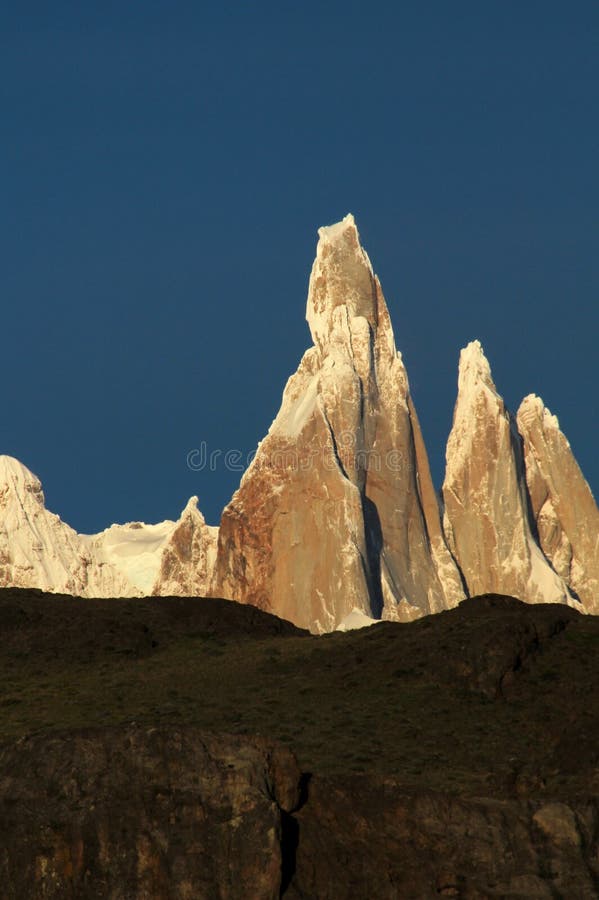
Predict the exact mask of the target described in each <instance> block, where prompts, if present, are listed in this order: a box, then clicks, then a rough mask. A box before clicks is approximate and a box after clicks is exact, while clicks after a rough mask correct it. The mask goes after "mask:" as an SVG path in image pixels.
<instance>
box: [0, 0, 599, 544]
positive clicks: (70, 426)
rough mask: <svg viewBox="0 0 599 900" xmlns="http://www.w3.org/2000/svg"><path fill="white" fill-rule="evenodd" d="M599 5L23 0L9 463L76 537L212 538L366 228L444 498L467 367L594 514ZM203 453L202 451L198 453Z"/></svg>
mask: <svg viewBox="0 0 599 900" xmlns="http://www.w3.org/2000/svg"><path fill="white" fill-rule="evenodd" d="M598 86H599V6H598V5H597V3H596V2H595V0H593V2H590V0H588V2H587V0H578V2H576V3H572V4H566V3H563V2H560V3H557V2H552V0H545V2H531V0H518V2H512V0H497V2H493V0H490V2H485V3H481V2H480V0H477V2H460V0H457V2H455V3H447V2H446V0H428V2H419V3H415V2H412V3H410V2H407V3H396V2H377V0H372V2H370V3H368V4H366V3H364V2H352V0H343V2H337V0H331V2H326V0H320V2H318V3H315V2H312V0H303V2H302V3H285V2H283V3H281V2H280V0H279V2H277V3H274V2H260V0H256V2H253V3H239V2H238V3H230V2H226V0H225V2H221V3H215V4H207V3H198V2H177V0H170V2H155V0H144V2H136V0H132V2H128V3H121V2H119V3H115V2H111V0H107V2H104V3H102V4H99V3H94V4H92V3H80V2H78V3H75V2H63V0H54V2H53V3H51V4H49V3H46V2H44V3H41V2H24V3H21V4H3V5H2V9H1V11H0V97H1V101H0V102H1V116H0V129H1V137H2V139H1V141H0V197H1V205H0V240H1V248H2V249H1V263H2V264H1V267H0V272H1V276H0V277H1V285H2V290H1V294H0V311H1V319H0V323H1V335H2V353H1V357H0V360H1V361H0V365H1V367H2V368H1V372H2V384H3V391H2V416H1V419H0V423H1V424H0V453H8V454H10V455H13V456H16V457H17V458H19V459H20V460H21V461H22V462H24V463H25V464H26V465H27V466H28V467H29V468H30V469H32V470H33V471H34V472H35V473H36V474H37V475H38V476H39V477H40V478H41V479H42V482H43V486H44V491H45V495H46V503H47V506H48V507H49V508H50V509H51V510H53V511H54V512H57V513H59V515H60V516H61V518H62V519H63V520H65V521H67V522H68V523H69V524H71V525H72V526H73V527H75V528H77V530H79V531H83V532H93V531H98V530H100V529H102V528H104V527H106V526H108V525H109V524H111V523H112V522H125V521H132V520H142V521H147V522H152V521H159V520H162V519H165V518H176V517H177V516H178V515H179V513H180V511H181V509H182V508H183V507H184V505H185V503H186V501H187V499H188V497H190V496H191V495H193V494H196V495H198V496H199V498H200V508H201V509H202V512H203V513H204V515H205V516H206V519H207V521H208V522H210V523H212V524H216V523H217V522H218V519H219V516H220V512H221V510H222V508H223V506H224V505H225V504H226V503H227V501H228V500H229V499H230V497H231V495H232V493H233V491H234V490H235V488H236V487H237V485H238V483H239V479H240V474H241V473H240V472H239V471H228V470H227V469H226V468H225V467H224V465H223V464H222V463H221V462H219V459H222V457H220V458H219V459H216V460H215V465H213V467H212V468H213V469H214V471H210V470H209V467H206V468H204V469H203V470H201V471H197V470H194V469H191V468H190V467H189V466H188V464H187V458H188V454H189V453H190V451H193V450H194V449H200V448H201V447H202V446H203V447H205V448H206V451H207V453H208V454H210V453H212V452H213V451H218V450H221V451H223V453H224V452H225V451H227V450H239V451H240V454H241V455H242V457H244V458H245V457H246V456H247V454H248V453H249V452H251V451H252V450H253V449H254V447H255V446H256V444H257V442H258V441H259V440H260V439H261V438H262V437H263V436H264V434H265V433H266V431H267V429H268V427H269V425H270V423H271V421H272V420H273V418H274V416H275V414H276V412H277V410H278V407H279V404H280V399H281V394H282V391H283V388H284V385H285V382H286V380H287V378H288V377H289V375H291V374H292V373H293V372H294V371H295V369H296V367H297V364H298V362H299V360H300V358H301V355H302V353H303V352H304V350H305V349H306V348H307V347H308V346H310V344H311V340H310V336H309V331H308V328H307V325H306V323H305V318H304V317H305V301H306V294H307V285H308V277H309V273H310V268H311V265H312V260H313V257H314V252H315V246H316V240H317V234H316V232H317V228H318V227H319V226H320V225H325V224H329V223H332V222H335V221H337V220H339V219H341V218H342V217H343V216H344V215H345V214H346V213H348V212H352V213H354V215H355V217H356V221H357V224H358V227H359V230H360V234H361V238H362V242H363V244H364V246H365V248H366V250H367V252H368V254H369V256H370V258H371V260H372V262H373V265H374V268H375V270H376V272H377V273H378V274H379V276H380V278H381V281H382V285H383V290H384V292H385V296H386V299H387V303H388V306H389V309H390V312H391V317H392V321H393V325H394V330H395V336H396V342H397V345H398V348H399V349H400V350H401V351H402V353H403V357H404V361H405V363H406V366H407V370H408V375H409V378H410V384H411V389H412V394H413V397H414V400H415V403H416V407H417V409H418V413H419V416H420V419H421V424H422V427H423V431H424V435H425V440H426V443H427V448H428V452H429V456H430V460H431V466H432V471H433V475H434V478H435V481H436V483H437V485H439V484H440V483H441V481H442V478H443V467H444V453H445V443H446V439H447V435H448V432H449V429H450V427H451V419H452V412H453V405H454V402H455V395H456V379H457V362H458V356H459V351H460V348H461V347H463V346H464V345H465V344H466V343H467V342H468V341H470V340H472V339H474V338H479V339H480V340H481V341H482V343H483V346H484V348H485V351H486V353H487V356H488V358H489V360H490V363H491V366H492V370H493V375H494V378H495V382H496V384H497V387H498V390H499V392H500V393H501V394H502V395H503V397H504V399H505V401H506V403H507V405H508V407H509V408H511V409H512V410H513V411H515V410H516V409H517V407H518V405H519V403H520V400H521V399H522V398H523V397H524V396H525V395H526V394H528V393H530V392H534V393H537V394H539V395H540V396H542V397H543V399H544V400H545V402H546V404H547V405H548V406H549V408H550V409H551V411H552V412H553V413H555V414H556V415H557V416H558V417H559V420H560V424H561V426H562V428H563V430H564V431H565V433H566V435H567V436H568V438H569V440H570V443H571V445H572V447H573V450H574V452H575V454H576V456H577V459H578V461H579V463H580V465H581V467H582V469H583V472H584V473H585V475H586V477H587V479H588V481H589V483H590V485H591V487H592V489H593V492H594V494H595V496H596V497H597V496H598V495H599V454H598V453H597V436H598V434H599V415H598V409H599V401H598V391H597V386H598V380H599V379H598V374H597V371H598V365H597V360H598V352H597V343H598V337H599V291H598V288H599V252H598V246H597V245H598V237H599V229H598V210H599V181H598V176H597V160H598V159H599V117H598V116H597V106H598V96H597V95H598ZM196 459H197V457H196Z"/></svg>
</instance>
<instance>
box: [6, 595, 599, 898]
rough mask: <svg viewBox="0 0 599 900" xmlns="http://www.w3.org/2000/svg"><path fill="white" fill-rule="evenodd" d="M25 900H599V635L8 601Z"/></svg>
mask: <svg viewBox="0 0 599 900" xmlns="http://www.w3.org/2000/svg"><path fill="white" fill-rule="evenodd" d="M0 631H1V644H0V646H1V648H2V649H1V651H0V677H1V684H2V692H1V699H0V703H1V706H0V709H1V711H2V715H1V718H0V741H1V744H0V829H1V831H2V833H1V834H0V841H1V843H2V847H3V850H2V853H1V854H0V871H1V873H2V880H3V884H4V885H5V886H6V889H5V892H4V894H3V896H6V897H15V898H20V897H32V898H35V897H56V898H58V897H60V898H65V897H73V898H74V897H77V898H80V897H90V898H92V897H94V898H95V897H111V898H117V897H119V898H120V897H122V898H125V897H126V898H131V897H140V898H141V897H146V898H147V897H152V898H154V897H156V898H162V897H190V898H191V897H193V898H197V897H239V898H241V897H260V898H261V897H277V896H279V895H280V894H281V892H282V893H284V894H285V896H289V897H319V898H321V897H322V898H325V897H330V898H343V897H375V896H376V897H377V898H378V897H381V898H385V897H389V898H391V897H396V898H406V897H418V898H419V897H423V898H425V897H433V896H437V895H444V896H460V897H514V898H515V897H573V896H576V897H594V896H599V893H597V885H598V884H599V881H598V878H599V864H598V862H597V860H598V859H599V856H598V851H599V842H598V835H599V805H598V803H597V795H598V791H599V781H598V775H597V772H598V771H599V740H598V738H599V711H598V709H597V704H596V702H595V698H596V696H597V690H598V688H599V654H598V652H597V651H598V649H599V620H597V619H595V618H594V617H590V616H582V615H580V614H579V613H578V612H577V611H575V610H574V609H571V608H569V607H567V606H562V605H527V604H523V603H520V602H518V601H516V600H513V599H511V598H506V597H499V596H487V597H485V598H474V599H471V600H467V601H465V602H463V603H462V604H461V605H460V606H459V607H458V608H456V609H454V610H449V611H446V612H443V613H440V614H438V615H435V616H429V617H426V618H423V619H420V620H418V621H416V622H412V623H406V624H400V623H390V622H388V623H381V624H379V625H375V626H373V627H371V628H368V629H364V630H362V631H359V632H353V633H346V634H341V633H337V634H331V635H325V636H322V637H315V636H311V635H308V634H307V633H305V632H301V631H299V630H298V629H296V628H294V627H293V626H292V625H289V623H285V622H283V621H281V620H279V619H276V618H274V617H271V616H268V615H267V614H265V613H262V612H261V611H260V610H256V609H254V608H252V607H249V606H242V605H238V604H232V603H228V602H225V601H219V600H202V599H190V598H152V599H151V600H149V601H140V600H130V601H129V600H114V601H112V600H97V601H91V602H90V601H88V600H85V601H79V600H77V599H74V598H69V597H58V598H57V597H56V596H47V595H43V594H41V593H39V592H35V593H34V592H28V591H15V590H6V591H3V592H1V593H0Z"/></svg>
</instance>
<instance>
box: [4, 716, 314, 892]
mask: <svg viewBox="0 0 599 900" xmlns="http://www.w3.org/2000/svg"><path fill="white" fill-rule="evenodd" d="M0 775H1V777H0V809H1V810H2V816H1V819H2V826H1V829H2V850H1V851H0V872H1V878H2V896H3V897H5V898H7V900H8V898H14V900H17V898H24V897H28V898H31V900H35V898H42V897H43V898H56V900H68V898H72V900H75V898H84V897H89V898H92V897H94V898H95V897H111V898H115V900H117V898H122V900H129V898H132V897H140V898H141V897H145V898H162V897H173V898H174V897H180V898H189V900H196V898H200V897H223V898H225V897H226V898H240V900H241V898H246V897H256V898H265V900H266V898H268V900H275V898H278V897H279V896H280V890H281V882H282V878H283V874H284V863H285V860H284V859H283V857H282V847H283V841H282V832H283V828H284V817H285V816H286V815H287V814H288V813H290V812H291V811H292V810H294V809H295V807H296V806H297V805H298V804H299V800H300V780H301V779H300V772H299V770H298V767H297V763H296V762H295V758H294V757H293V755H292V754H291V753H290V752H289V751H288V750H285V749H284V748H279V747H276V746H273V745H272V743H270V742H268V741H265V740H262V739H260V738H253V739H250V738H240V737H235V736H229V737H223V736H216V735H210V734H206V733H202V732H200V731H198V729H194V728H192V727H189V726H187V727H181V728H175V729H169V728H165V727H156V728H152V727H145V728H143V727H140V726H135V725H131V726H125V727H124V728H120V729H118V728H116V729H105V730H96V731H94V730H91V729H90V730H87V731H79V732H75V733H70V734H58V735H52V736H49V737H31V738H28V739H25V740H23V741H20V742H19V743H18V744H16V745H12V746H8V747H6V746H5V747H4V748H1V749H0ZM42 797H43V798H44V800H43V802H41V803H40V798H42Z"/></svg>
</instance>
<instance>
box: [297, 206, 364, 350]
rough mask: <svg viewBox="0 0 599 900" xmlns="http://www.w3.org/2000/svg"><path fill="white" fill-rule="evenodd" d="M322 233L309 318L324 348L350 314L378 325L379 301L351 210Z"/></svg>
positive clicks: (312, 278) (315, 337)
mask: <svg viewBox="0 0 599 900" xmlns="http://www.w3.org/2000/svg"><path fill="white" fill-rule="evenodd" d="M318 234H319V238H320V239H319V241H318V246H317V248H316V259H315V260H314V264H313V266H312V273H311V275H310V283H309V288H308V302H307V305H306V319H307V321H308V325H309V326H310V333H311V334H312V340H313V341H314V344H315V345H316V347H318V348H319V349H321V350H322V349H323V348H324V347H326V345H327V343H328V342H329V339H330V337H331V334H332V333H333V332H334V330H335V329H336V328H339V327H343V322H344V320H347V319H348V318H349V319H353V318H356V317H362V318H364V319H365V320H366V321H367V322H368V324H369V325H370V327H371V328H373V329H374V328H376V327H377V324H378V314H377V313H378V310H377V306H378V303H377V285H376V280H375V276H374V272H373V269H372V265H371V263H370V260H369V259H368V255H367V254H366V251H365V250H364V249H363V247H362V245H361V244H360V236H359V234H358V229H357V227H356V224H355V221H354V217H353V216H352V215H351V214H349V215H347V216H346V217H345V218H344V219H343V220H342V221H341V222H338V223H336V224H335V225H328V226H326V227H323V228H320V229H319V231H318Z"/></svg>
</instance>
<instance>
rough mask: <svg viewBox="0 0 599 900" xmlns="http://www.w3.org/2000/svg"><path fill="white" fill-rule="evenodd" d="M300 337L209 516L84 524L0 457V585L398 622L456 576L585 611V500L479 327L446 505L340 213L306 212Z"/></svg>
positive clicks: (558, 435) (461, 384) (464, 377)
mask: <svg viewBox="0 0 599 900" xmlns="http://www.w3.org/2000/svg"><path fill="white" fill-rule="evenodd" d="M306 318H307V320H308V324H309V327H310V331H311V334H312V338H313V342H314V343H313V346H311V347H310V348H309V349H308V350H307V351H306V353H305V354H304V356H303V358H302V359H301V361H300V363H299V366H298V368H297V370H296V372H295V373H294V374H293V375H292V376H291V377H290V378H289V380H288V382H287V385H286V387H285V390H284V393H283V397H282V401H281V407H280V409H279V412H278V414H277V416H276V418H275V420H274V422H273V423H272V425H271V427H270V429H269V431H268V434H267V435H266V437H265V438H264V440H263V441H261V442H260V444H259V446H258V450H257V453H256V456H255V458H254V460H253V462H252V464H251V465H250V466H249V468H248V469H247V470H246V472H245V473H244V475H243V477H242V480H241V484H240V486H239V488H238V490H237V491H236V492H235V494H234V496H233V497H232V499H231V501H230V502H229V503H228V504H227V506H226V507H225V509H224V511H223V514H222V519H221V524H220V528H213V527H210V526H208V525H206V522H205V520H204V518H203V516H202V514H201V512H200V510H199V508H198V498H197V497H195V496H194V497H191V498H190V499H189V500H188V501H187V503H186V505H185V507H184V509H183V511H182V513H181V515H180V517H179V519H178V520H177V521H174V522H173V521H164V522H159V523H158V524H155V525H151V524H150V525H148V524H145V523H143V522H130V523H128V524H126V525H112V526H111V527H110V528H107V529H105V530H104V531H103V532H101V533H100V534H96V535H79V534H77V532H75V531H74V530H73V529H72V528H70V527H69V526H68V525H66V524H65V523H63V522H61V520H60V519H59V518H58V516H55V515H54V514H53V513H51V512H49V511H48V510H46V508H45V505H44V495H43V492H42V487H41V484H40V482H39V480H38V479H37V478H36V476H35V475H34V474H33V473H32V472H30V471H29V469H27V468H26V467H25V466H23V465H22V463H20V462H19V461H18V460H16V459H13V458H12V457H9V456H0V585H14V586H23V587H40V588H43V589H46V590H50V591H62V592H67V593H73V594H77V595H79V596H88V597H91V596H139V595H143V594H179V595H198V596H199V595H206V594H208V593H210V594H212V595H213V596H218V597H225V598H229V599H231V600H237V601H240V602H243V603H251V604H253V605H255V606H258V607H261V608H262V609H265V610H267V611H269V612H273V613H275V614H277V615H278V616H281V617H282V618H285V619H289V620H291V621H292V622H294V623H295V624H297V625H300V626H302V627H306V628H310V629H311V630H313V631H316V632H322V631H331V630H333V629H335V628H336V627H340V628H347V627H352V626H353V625H354V624H356V623H357V624H365V623H368V622H371V621H373V620H377V619H381V618H383V619H392V620H400V621H407V620H410V619H414V618H417V617H419V616H421V615H425V614H427V613H432V612H438V611H440V610H443V609H448V608H450V607H453V606H456V605H457V604H458V603H459V602H460V600H462V599H463V598H464V596H465V595H466V594H470V595H476V594H484V593H497V594H510V595H512V596H516V597H519V598H521V599H522V600H525V601H528V602H563V603H569V604H572V605H575V606H580V604H582V605H583V606H584V608H585V609H586V610H589V611H597V612H599V511H598V510H597V505H596V504H595V501H594V499H593V496H592V494H591V492H590V489H589V487H588V485H587V484H586V482H585V480H584V478H583V476H582V473H581V472H580V469H579V468H578V466H577V464H576V461H575V459H574V456H573V454H572V450H571V448H570V445H569V444H568V441H567V440H566V438H565V436H564V435H563V434H562V432H561V431H560V428H559V423H558V420H557V418H556V417H555V416H553V415H552V414H551V413H550V412H549V410H548V409H547V408H546V407H545V406H544V404H543V401H542V400H541V399H540V398H539V397H537V396H535V395H534V394H531V395H529V396H528V397H525V399H524V400H523V402H522V405H521V407H520V410H519V412H518V417H517V419H516V418H515V417H514V416H512V415H511V414H510V413H509V411H508V410H507V409H506V407H505V404H504V402H503V400H502V398H501V396H500V394H499V393H498V391H497V388H496V386H495V383H494V381H493V376H492V373H491V367H490V365H489V362H488V360H487V358H486V356H485V354H484V351H483V348H482V345H481V343H480V341H478V340H474V341H471V342H470V343H469V344H468V345H467V346H466V347H464V348H463V350H462V351H461V353H460V361H459V370H458V394H457V400H456V404H455V409H454V416H453V424H452V428H451V433H450V435H449V438H448V442H447V451H446V459H447V465H446V473H445V480H444V483H443V509H444V511H443V522H441V515H440V510H439V501H438V497H437V494H436V492H435V489H434V486H433V482H432V478H431V474H430V468H429V464H428V458H427V452H426V448H425V445H424V440H423V437H422V432H421V430H420V425H419V422H418V416H417V414H416V410H415V408H414V403H413V400H412V398H411V395H410V389H409V382H408V376H407V372H406V369H405V366H404V364H403V361H402V358H401V354H400V353H399V352H398V351H397V348H396V346H395V340H394V336H393V329H392V326H391V320H390V317H389V312H388V309H387V305H386V303H385V298H384V295H383V291H382V288H381V285H380V282H379V280H378V278H377V276H376V275H375V273H374V270H373V267H372V265H371V263H370V259H369V258H368V255H367V253H366V251H365V250H364V248H363V247H362V245H361V243H360V236H359V233H358V229H357V227H356V223H355V220H354V217H353V216H352V215H351V214H348V215H347V216H345V218H344V219H343V220H342V221H341V222H337V223H335V224H333V225H329V226H325V227H323V228H320V229H319V231H318V243H317V247H316V256H315V259H314V263H313V266H312V271H311V275H310V280H309V285H308V297H307V302H306Z"/></svg>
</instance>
